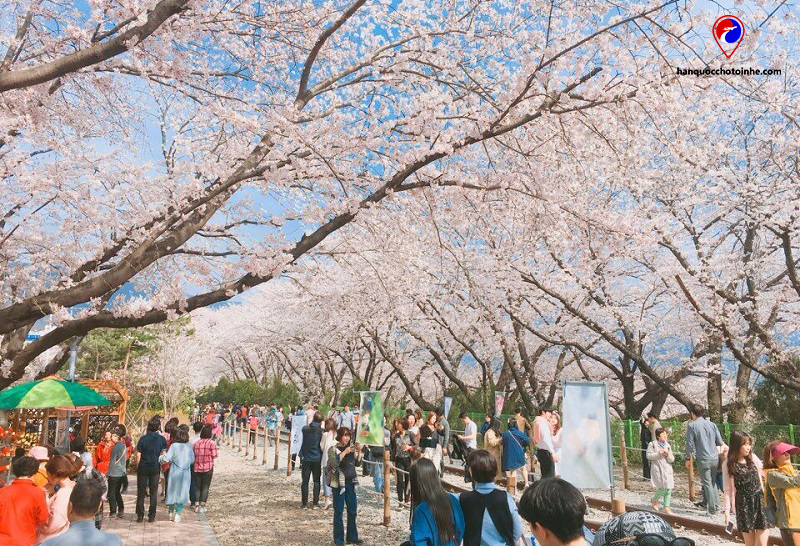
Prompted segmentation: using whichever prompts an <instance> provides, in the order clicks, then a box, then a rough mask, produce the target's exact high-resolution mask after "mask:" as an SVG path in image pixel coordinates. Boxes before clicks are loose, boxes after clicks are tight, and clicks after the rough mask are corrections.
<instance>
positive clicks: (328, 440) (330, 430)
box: [320, 417, 338, 510]
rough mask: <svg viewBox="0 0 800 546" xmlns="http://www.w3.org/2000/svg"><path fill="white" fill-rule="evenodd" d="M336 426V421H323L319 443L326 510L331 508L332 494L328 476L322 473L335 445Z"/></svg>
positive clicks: (330, 418) (330, 419)
mask: <svg viewBox="0 0 800 546" xmlns="http://www.w3.org/2000/svg"><path fill="white" fill-rule="evenodd" d="M337 424H338V423H337V422H336V419H334V418H332V417H328V419H327V420H326V421H325V432H324V433H323V434H322V441H321V442H320V449H321V450H322V462H321V463H320V467H321V468H322V469H323V476H322V498H323V500H324V501H325V505H324V506H323V508H324V509H326V510H327V509H328V508H330V507H331V497H332V496H333V492H332V491H331V484H330V483H328V476H327V473H325V472H324V469H325V468H327V465H328V451H329V450H330V448H332V447H333V446H335V445H336V427H337Z"/></svg>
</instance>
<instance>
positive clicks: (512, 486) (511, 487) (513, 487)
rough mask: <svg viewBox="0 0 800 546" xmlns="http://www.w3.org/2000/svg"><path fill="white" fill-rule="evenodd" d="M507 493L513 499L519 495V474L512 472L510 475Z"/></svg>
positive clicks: (507, 482)
mask: <svg viewBox="0 0 800 546" xmlns="http://www.w3.org/2000/svg"><path fill="white" fill-rule="evenodd" d="M506 491H508V493H509V494H510V495H511V496H512V497H513V496H514V495H516V494H517V472H516V471H512V472H509V473H508V477H507V478H506Z"/></svg>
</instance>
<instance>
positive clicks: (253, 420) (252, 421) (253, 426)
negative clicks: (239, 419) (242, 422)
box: [247, 415, 258, 445]
mask: <svg viewBox="0 0 800 546" xmlns="http://www.w3.org/2000/svg"><path fill="white" fill-rule="evenodd" d="M247 423H248V425H249V426H250V443H251V444H253V445H255V444H256V431H257V430H258V417H256V416H255V415H250V418H249V419H248V420H247Z"/></svg>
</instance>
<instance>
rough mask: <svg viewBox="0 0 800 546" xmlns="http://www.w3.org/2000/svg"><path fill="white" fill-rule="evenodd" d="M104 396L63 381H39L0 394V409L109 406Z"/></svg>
mask: <svg viewBox="0 0 800 546" xmlns="http://www.w3.org/2000/svg"><path fill="white" fill-rule="evenodd" d="M110 405H111V402H110V401H109V400H108V398H106V397H105V396H103V395H101V394H99V393H97V392H96V391H93V390H92V389H90V388H89V387H84V386H83V385H81V384H80V383H72V382H70V381H64V380H63V379H53V378H47V379H41V380H39V381H31V382H30V383H23V384H22V385H17V386H16V387H12V388H10V389H7V390H5V391H3V392H0V409H4V410H13V409H19V408H77V407H84V406H110Z"/></svg>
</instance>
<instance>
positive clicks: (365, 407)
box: [356, 391, 383, 447]
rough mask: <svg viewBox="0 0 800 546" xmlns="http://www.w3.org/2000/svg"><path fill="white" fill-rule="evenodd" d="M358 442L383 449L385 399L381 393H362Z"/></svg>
mask: <svg viewBox="0 0 800 546" xmlns="http://www.w3.org/2000/svg"><path fill="white" fill-rule="evenodd" d="M359 408H360V411H359V415H358V430H357V432H356V442H358V443H359V444H361V445H362V446H380V447H383V398H382V396H381V392H380V391H369V392H362V393H361V404H359Z"/></svg>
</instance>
